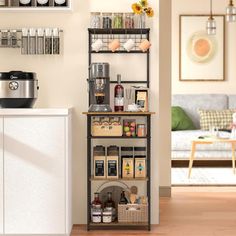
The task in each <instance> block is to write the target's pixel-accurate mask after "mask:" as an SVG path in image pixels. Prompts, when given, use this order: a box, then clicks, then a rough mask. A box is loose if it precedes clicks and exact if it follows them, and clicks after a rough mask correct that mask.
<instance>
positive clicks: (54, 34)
mask: <svg viewBox="0 0 236 236" xmlns="http://www.w3.org/2000/svg"><path fill="white" fill-rule="evenodd" d="M52 34H53V36H54V37H59V29H58V28H54V29H53V30H52Z"/></svg>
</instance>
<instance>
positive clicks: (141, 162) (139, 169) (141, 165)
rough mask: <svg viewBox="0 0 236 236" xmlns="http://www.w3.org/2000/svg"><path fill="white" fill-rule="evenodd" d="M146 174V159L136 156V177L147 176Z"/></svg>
mask: <svg viewBox="0 0 236 236" xmlns="http://www.w3.org/2000/svg"><path fill="white" fill-rule="evenodd" d="M146 175H147V173H146V159H145V158H135V178H145V177H146Z"/></svg>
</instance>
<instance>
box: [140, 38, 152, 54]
mask: <svg viewBox="0 0 236 236" xmlns="http://www.w3.org/2000/svg"><path fill="white" fill-rule="evenodd" d="M151 46H152V44H151V43H150V42H149V41H148V40H147V39H144V40H143V41H142V42H141V43H140V44H139V49H140V50H141V51H143V52H146V51H147V50H148V49H149V48H150V47H151Z"/></svg>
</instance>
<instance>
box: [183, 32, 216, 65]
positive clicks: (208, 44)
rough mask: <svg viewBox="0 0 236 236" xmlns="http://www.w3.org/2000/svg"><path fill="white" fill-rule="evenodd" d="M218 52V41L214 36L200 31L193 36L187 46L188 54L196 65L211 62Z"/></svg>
mask: <svg viewBox="0 0 236 236" xmlns="http://www.w3.org/2000/svg"><path fill="white" fill-rule="evenodd" d="M216 52H217V41H216V38H215V36H214V35H207V33H206V32H205V31H198V32H195V33H194V34H192V35H191V37H190V38H189V40H188V44H187V54H188V56H189V58H190V59H191V60H192V61H193V62H196V63H207V62H210V61H211V60H212V59H213V58H214V56H215V55H216Z"/></svg>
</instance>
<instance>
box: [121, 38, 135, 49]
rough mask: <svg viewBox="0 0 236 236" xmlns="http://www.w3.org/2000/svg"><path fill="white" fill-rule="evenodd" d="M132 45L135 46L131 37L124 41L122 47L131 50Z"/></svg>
mask: <svg viewBox="0 0 236 236" xmlns="http://www.w3.org/2000/svg"><path fill="white" fill-rule="evenodd" d="M134 46H135V42H134V40H133V39H129V40H127V41H126V43H125V44H124V45H123V47H124V49H125V50H126V51H127V52H130V51H131V50H132V48H134Z"/></svg>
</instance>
